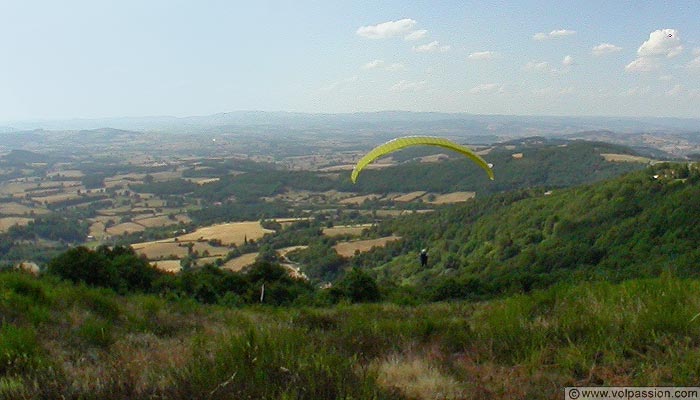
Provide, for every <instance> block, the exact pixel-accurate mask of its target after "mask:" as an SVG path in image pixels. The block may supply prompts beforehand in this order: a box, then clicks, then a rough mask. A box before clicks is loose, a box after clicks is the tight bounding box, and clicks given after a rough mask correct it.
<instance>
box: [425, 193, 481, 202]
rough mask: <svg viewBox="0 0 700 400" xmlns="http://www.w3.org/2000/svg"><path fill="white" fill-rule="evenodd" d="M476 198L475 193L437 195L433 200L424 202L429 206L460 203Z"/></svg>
mask: <svg viewBox="0 0 700 400" xmlns="http://www.w3.org/2000/svg"><path fill="white" fill-rule="evenodd" d="M475 196H476V192H452V193H447V194H439V195H436V196H435V200H433V201H426V203H430V204H450V203H461V202H463V201H467V200H470V199H473V198H474V197H475Z"/></svg>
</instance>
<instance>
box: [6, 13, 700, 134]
mask: <svg viewBox="0 0 700 400" xmlns="http://www.w3.org/2000/svg"><path fill="white" fill-rule="evenodd" d="M699 21H700V3H698V2H697V1H696V0H693V1H673V2H648V1H581V2H563V1H521V2H483V1H480V2H469V1H441V2H437V1H425V2H421V1H412V2H407V1H352V2H350V1H301V0H300V1H267V2H266V1H255V2H249V1H246V2H243V1H175V0H169V1H131V0H122V1H114V2H110V1H99V0H92V1H71V0H67V1H62V2H55V1H31V0H28V1H5V0H0V60H1V61H0V121H13V120H22V119H35V118H84V117H87V118H94V117H108V116H147V115H176V116H186V115H204V114H212V113H217V112H227V111H235V110H265V111H298V112H323V113H329V112H357V111H380V110H410V111H443V112H467V113H475V114H518V115H533V114H534V115H605V116H674V117H693V118H700V23H699Z"/></svg>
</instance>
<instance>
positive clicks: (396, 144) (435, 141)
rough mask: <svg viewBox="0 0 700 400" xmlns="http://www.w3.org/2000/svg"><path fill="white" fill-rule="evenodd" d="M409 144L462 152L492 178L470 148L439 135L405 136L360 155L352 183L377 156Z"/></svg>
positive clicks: (351, 176) (490, 171)
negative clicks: (362, 155)
mask: <svg viewBox="0 0 700 400" xmlns="http://www.w3.org/2000/svg"><path fill="white" fill-rule="evenodd" d="M409 146H439V147H444V148H446V149H450V150H453V151H456V152H458V153H461V154H464V155H465V156H467V157H469V158H470V159H471V160H472V161H474V162H475V163H476V164H477V165H479V166H480V167H481V168H483V169H484V170H485V171H486V173H487V174H488V176H489V179H491V180H493V171H492V170H491V164H487V163H486V161H484V159H483V158H481V157H479V155H478V154H476V153H475V152H474V151H472V150H471V149H470V148H468V147H466V146H462V145H461V144H457V143H454V142H452V141H450V140H447V139H443V138H439V137H432V136H405V137H400V138H396V139H392V140H390V141H388V142H386V143H384V144H382V145H379V146H377V147H375V148H374V149H372V151H370V152H369V153H367V154H366V155H365V156H364V157H362V158H361V159H360V161H358V162H357V165H355V168H353V170H352V174H351V175H350V179H351V180H352V183H355V181H356V180H357V176H358V175H359V174H360V171H362V169H363V168H364V167H366V166H367V165H368V164H370V163H371V162H372V161H374V160H376V159H377V158H379V157H381V156H383V155H386V154H389V153H391V152H394V151H396V150H400V149H403V148H404V147H409Z"/></svg>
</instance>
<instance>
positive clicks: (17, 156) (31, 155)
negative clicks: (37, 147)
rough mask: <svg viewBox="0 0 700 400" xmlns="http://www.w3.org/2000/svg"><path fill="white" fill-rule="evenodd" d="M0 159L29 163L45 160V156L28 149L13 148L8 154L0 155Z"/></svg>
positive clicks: (9, 162)
mask: <svg viewBox="0 0 700 400" xmlns="http://www.w3.org/2000/svg"><path fill="white" fill-rule="evenodd" d="M0 160H1V161H4V162H6V163H8V164H20V165H21V164H31V163H38V162H46V156H45V155H43V154H39V153H35V152H33V151H28V150H17V149H14V150H12V151H10V152H9V153H8V154H5V155H4V156H2V157H0Z"/></svg>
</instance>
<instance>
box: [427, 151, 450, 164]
mask: <svg viewBox="0 0 700 400" xmlns="http://www.w3.org/2000/svg"><path fill="white" fill-rule="evenodd" d="M449 158H450V156H448V155H447V154H443V153H439V154H433V155H430V156H423V157H420V162H422V163H435V162H440V161H444V160H447V159H449Z"/></svg>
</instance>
